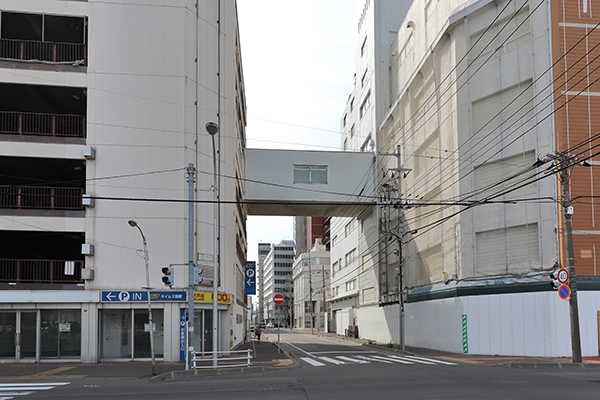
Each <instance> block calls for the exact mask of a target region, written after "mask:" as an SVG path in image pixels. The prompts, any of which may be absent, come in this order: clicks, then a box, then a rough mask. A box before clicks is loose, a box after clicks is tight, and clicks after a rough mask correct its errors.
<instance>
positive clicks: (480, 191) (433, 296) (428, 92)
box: [331, 0, 600, 356]
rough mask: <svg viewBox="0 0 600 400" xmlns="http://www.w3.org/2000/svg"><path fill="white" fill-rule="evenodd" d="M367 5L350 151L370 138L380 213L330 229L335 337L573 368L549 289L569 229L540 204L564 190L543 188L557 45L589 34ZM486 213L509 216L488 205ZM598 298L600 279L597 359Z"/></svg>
mask: <svg viewBox="0 0 600 400" xmlns="http://www.w3.org/2000/svg"><path fill="white" fill-rule="evenodd" d="M410 3H412V4H410ZM361 4H362V10H363V11H362V13H361V14H360V16H359V17H358V18H357V24H358V29H357V34H358V37H357V50H356V51H357V73H356V77H357V79H356V82H355V88H354V90H353V92H352V94H351V95H350V97H349V100H348V104H347V105H346V109H345V111H344V113H343V115H342V121H341V127H342V130H343V133H344V134H343V136H342V146H343V147H345V148H346V150H348V151H358V150H361V149H363V150H364V148H363V144H364V143H365V142H364V140H365V139H366V138H367V137H368V135H372V137H374V143H375V148H374V150H375V152H376V155H377V166H376V174H375V176H376V180H377V181H376V187H375V188H374V191H375V192H376V193H378V198H379V202H380V204H381V205H380V207H378V209H377V210H376V211H375V212H374V213H373V214H369V215H361V216H359V217H358V218H356V219H345V220H343V219H336V220H335V221H334V222H332V234H331V236H332V248H331V257H332V291H333V293H332V301H331V305H332V311H333V313H334V314H335V315H336V316H337V319H338V325H341V328H345V325H346V324H348V325H357V326H358V327H359V332H360V336H361V337H364V338H369V339H375V340H378V341H382V342H390V341H392V342H394V343H399V341H400V338H401V337H402V334H401V332H404V333H405V335H404V338H405V340H406V344H407V345H412V346H419V347H430V348H437V349H442V350H447V351H455V352H469V353H479V354H504V355H531V356H569V355H571V344H570V329H569V325H570V323H569V303H568V302H566V301H563V300H561V299H559V297H558V295H557V293H556V292H554V291H552V290H551V287H550V284H549V278H548V273H549V271H551V270H554V269H555V268H557V266H559V262H560V261H559V260H560V259H561V251H560V241H561V240H562V235H563V233H562V232H563V231H562V229H558V228H559V227H562V219H561V217H560V216H559V209H558V208H557V206H556V204H553V203H544V202H540V201H539V200H536V199H540V198H555V197H556V196H557V193H558V192H559V191H558V187H557V181H556V179H555V178H554V177H550V178H549V179H540V180H538V179H536V178H538V177H539V176H540V175H543V170H544V169H545V168H546V167H547V166H549V164H546V165H544V166H543V167H541V168H539V166H540V165H542V164H540V162H539V161H537V160H538V159H543V158H544V157H545V156H546V155H547V154H549V153H553V152H554V150H556V149H557V139H556V135H555V130H556V129H558V128H557V127H556V125H558V122H557V124H556V125H555V122H554V116H553V114H552V112H553V110H554V105H553V103H552V100H553V99H554V98H553V96H552V90H554V88H553V87H552V82H553V79H554V78H553V75H552V74H553V64H554V63H555V62H557V61H558V62H561V61H560V60H559V57H560V56H559V55H553V49H554V48H558V47H557V46H558V45H557V46H555V47H553V40H557V39H553V36H552V35H557V34H556V33H555V32H557V31H558V32H560V30H561V29H563V28H564V27H565V26H567V25H568V26H569V27H575V26H579V27H580V28H583V26H585V24H584V23H583V22H582V23H581V24H580V25H577V23H573V24H563V25H559V24H556V25H553V18H554V16H553V15H554V14H556V13H557V12H558V6H557V4H556V3H555V2H550V1H546V0H531V1H525V0H523V1H491V0H476V1H464V0H449V1H438V0H414V1H412V2H411V1H408V2H406V4H407V5H408V6H410V7H409V8H408V7H407V8H405V9H402V10H400V9H398V13H396V14H394V13H393V12H390V11H389V10H390V8H389V7H390V5H392V4H399V2H393V1H387V0H366V1H362V2H361ZM386 10H388V11H386ZM579 11H580V12H579V14H580V15H581V16H582V17H581V18H583V17H585V14H586V13H585V12H583V10H582V9H580V10H579ZM586 18H587V17H586ZM588 19H589V18H588ZM582 21H583V20H582ZM586 21H587V20H586ZM394 24H395V27H394ZM388 25H389V26H392V28H390V29H389V30H388V28H387V26H388ZM382 31H383V32H385V33H388V35H385V34H382ZM570 32H572V31H570ZM561 35H562V34H558V36H560V37H561V38H562V36H561ZM370 37H373V38H375V39H374V40H375V43H374V44H373V45H372V46H371V47H372V48H373V50H372V51H370V50H369V49H370V47H369V45H370V43H371V42H370V39H369V38H370ZM578 38H579V37H578ZM363 57H366V60H362V58H363ZM565 65H566V64H565ZM369 66H374V67H373V68H374V69H373V71H374V72H373V74H374V76H372V77H371V78H370V79H369V78H368V77H369V76H370V74H369V68H370V67H369ZM378 66H382V68H378ZM365 72H366V75H365ZM363 76H366V77H367V78H365V79H363ZM370 82H371V83H370ZM369 84H371V85H374V87H375V89H373V88H372V87H370V86H369ZM378 88H384V90H378ZM369 90H371V96H368V93H369ZM373 90H374V91H375V92H373ZM559 90H562V89H560V88H559ZM372 93H377V94H379V95H376V96H375V97H372ZM561 93H564V92H561ZM570 95H571V96H575V95H577V93H571V94H570ZM368 98H370V99H371V104H370V105H369V103H368V101H365V99H368ZM367 118H371V120H370V121H369V120H368V119H367ZM362 121H364V122H362ZM353 127H354V128H353ZM586 129H587V128H586ZM353 130H354V131H353ZM581 134H582V135H584V136H585V137H586V138H587V137H588V132H587V131H585V132H583V133H581ZM355 138H360V139H355ZM572 145H575V144H572ZM399 163H400V165H399ZM398 167H400V168H401V169H402V171H398ZM399 182H400V187H399V185H398V183H399ZM397 197H400V198H401V199H402V203H399V202H398V201H397ZM487 199H494V200H495V201H496V202H497V203H496V204H485V205H484V204H480V202H483V201H485V200H487ZM523 199H528V201H522V200H523ZM469 202H470V203H469ZM471 204H472V205H473V206H472V207H468V205H471ZM400 205H402V207H401V210H402V212H401V213H400V214H399V213H398V210H399V209H400V207H399V206H400ZM561 213H562V210H561ZM353 222H354V223H355V224H356V228H355V229H354V230H352V229H351V228H352V223H353ZM347 227H350V229H346V228H347ZM346 231H349V232H357V234H352V233H350V234H349V235H348V234H346ZM577 233H578V234H585V233H584V232H577ZM588 233H589V232H588ZM336 237H337V239H336ZM399 238H401V242H402V244H401V245H400V246H399V242H400V240H399ZM355 247H356V256H353V253H352V250H353V249H354V248H355ZM581 249H582V250H581V251H583V252H582V253H581V254H582V255H585V256H586V257H588V254H589V255H590V256H589V257H591V254H592V252H591V250H589V249H588V248H583V247H581ZM577 251H578V252H579V250H577ZM347 256H348V257H347ZM399 256H400V257H401V258H400V259H399ZM361 257H366V259H361ZM578 257H579V255H578ZM582 257H583V256H581V257H580V258H582ZM589 257H588V258H589ZM346 260H348V261H346ZM583 261H586V260H583ZM336 262H337V265H336ZM348 262H350V263H351V264H352V263H354V264H353V265H351V266H350V267H348V266H347V264H348ZM399 264H402V272H403V280H402V287H403V289H404V290H403V292H402V293H398V288H399V286H400V285H399V283H398V267H399ZM340 266H341V269H340ZM345 268H347V270H346V271H344V269H345ZM338 270H339V271H338ZM334 271H335V273H336V274H339V275H337V276H334V275H333V273H334ZM354 277H356V279H357V283H356V287H355V286H354V285H353V283H352V281H353V279H354ZM361 279H364V280H365V281H364V282H361ZM592 282H593V283H592ZM372 290H373V291H372ZM365 291H366V292H365ZM373 292H374V293H373ZM372 293H373V295H372ZM598 293H600V290H599V286H598V282H597V279H595V278H594V277H590V278H586V279H585V282H584V284H582V285H581V291H580V292H579V315H580V326H581V344H582V352H583V354H584V355H586V354H588V355H592V354H597V351H598V344H597V337H598V336H597V333H598V332H597V309H598V304H599V297H598ZM399 299H402V300H403V301H404V302H405V304H404V306H405V324H404V329H403V330H401V329H400V326H401V323H400V320H399V315H400V310H399V309H398V300H399ZM369 300H370V301H371V302H370V303H369V302H368V301H369ZM340 318H343V321H342V322H341V323H340V321H339V320H340Z"/></svg>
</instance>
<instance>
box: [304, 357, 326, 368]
mask: <svg viewBox="0 0 600 400" xmlns="http://www.w3.org/2000/svg"><path fill="white" fill-rule="evenodd" d="M300 359H301V360H303V361H306V362H307V363H309V364H311V365H313V366H315V367H322V366H324V365H325V364H323V363H322V362H319V361H317V360H315V359H314V358H309V357H300Z"/></svg>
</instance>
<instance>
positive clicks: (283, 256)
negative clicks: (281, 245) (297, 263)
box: [275, 254, 294, 259]
mask: <svg viewBox="0 0 600 400" xmlns="http://www.w3.org/2000/svg"><path fill="white" fill-rule="evenodd" d="M275 258H276V259H277V258H294V255H293V254H275Z"/></svg>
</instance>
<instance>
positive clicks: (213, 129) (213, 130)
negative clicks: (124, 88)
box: [204, 122, 219, 367]
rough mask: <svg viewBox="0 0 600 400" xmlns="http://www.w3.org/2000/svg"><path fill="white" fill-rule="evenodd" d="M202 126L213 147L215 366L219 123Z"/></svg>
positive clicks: (214, 357) (213, 335)
mask: <svg viewBox="0 0 600 400" xmlns="http://www.w3.org/2000/svg"><path fill="white" fill-rule="evenodd" d="M204 128H205V129H206V132H208V134H209V135H210V136H211V138H212V147H213V178H214V182H213V197H214V220H213V230H214V232H213V234H214V238H213V331H212V342H213V343H212V345H213V367H217V355H218V353H217V341H218V339H219V335H218V334H217V325H218V323H219V318H218V308H217V307H218V300H217V297H218V292H217V290H218V289H217V288H218V281H217V276H218V264H217V262H218V260H217V254H218V252H219V248H218V243H217V236H218V229H219V227H218V219H217V217H218V213H219V207H218V194H217V193H218V184H219V182H218V180H217V149H216V146H215V135H216V134H217V133H218V132H219V125H217V124H216V123H214V122H207V123H206V125H205V126H204Z"/></svg>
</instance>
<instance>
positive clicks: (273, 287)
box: [262, 240, 294, 324]
mask: <svg viewBox="0 0 600 400" xmlns="http://www.w3.org/2000/svg"><path fill="white" fill-rule="evenodd" d="M293 263H294V241H293V240H282V241H281V242H280V243H279V244H272V245H271V249H270V250H269V253H268V254H267V256H266V257H265V261H264V267H263V271H264V277H263V279H262V281H263V283H264V291H263V295H264V306H263V309H264V312H265V320H267V321H269V322H273V323H275V322H277V321H279V320H280V321H281V322H282V323H283V324H285V323H287V322H286V321H287V318H289V317H290V313H291V311H292V304H293V298H294V286H293V282H292V266H293ZM277 293H280V294H282V295H283V297H284V302H283V304H282V305H280V306H276V305H275V303H273V296H274V295H275V294H277Z"/></svg>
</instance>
